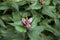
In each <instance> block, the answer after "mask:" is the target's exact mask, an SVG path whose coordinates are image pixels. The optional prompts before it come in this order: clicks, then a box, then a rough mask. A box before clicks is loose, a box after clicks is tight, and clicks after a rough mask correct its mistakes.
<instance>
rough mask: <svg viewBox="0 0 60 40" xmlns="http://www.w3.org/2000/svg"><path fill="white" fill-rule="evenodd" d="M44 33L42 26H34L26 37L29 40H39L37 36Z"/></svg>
mask: <svg viewBox="0 0 60 40" xmlns="http://www.w3.org/2000/svg"><path fill="white" fill-rule="evenodd" d="M42 31H44V27H43V26H36V27H35V28H33V29H31V30H30V31H29V32H28V35H29V37H30V39H31V40H41V38H40V36H39V34H40V33H41V32H42Z"/></svg>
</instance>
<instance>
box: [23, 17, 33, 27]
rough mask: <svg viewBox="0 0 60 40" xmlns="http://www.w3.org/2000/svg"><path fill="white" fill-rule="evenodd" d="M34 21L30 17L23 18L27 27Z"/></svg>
mask: <svg viewBox="0 0 60 40" xmlns="http://www.w3.org/2000/svg"><path fill="white" fill-rule="evenodd" d="M31 22H32V18H29V19H28V21H27V20H26V19H25V18H22V23H23V24H24V25H25V26H26V28H30V27H31V25H30V23H31Z"/></svg>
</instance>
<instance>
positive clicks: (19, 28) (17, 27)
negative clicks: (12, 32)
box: [15, 26, 26, 32]
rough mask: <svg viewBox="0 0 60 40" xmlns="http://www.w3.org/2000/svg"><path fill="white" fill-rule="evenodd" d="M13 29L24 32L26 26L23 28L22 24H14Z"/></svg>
mask: <svg viewBox="0 0 60 40" xmlns="http://www.w3.org/2000/svg"><path fill="white" fill-rule="evenodd" d="M15 29H16V30H17V31H19V32H26V28H24V27H22V26H15Z"/></svg>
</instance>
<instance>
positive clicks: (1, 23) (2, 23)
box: [0, 19, 6, 28]
mask: <svg viewBox="0 0 60 40" xmlns="http://www.w3.org/2000/svg"><path fill="white" fill-rule="evenodd" d="M0 26H3V27H4V28H6V26H5V24H4V22H3V21H2V20H1V19H0Z"/></svg>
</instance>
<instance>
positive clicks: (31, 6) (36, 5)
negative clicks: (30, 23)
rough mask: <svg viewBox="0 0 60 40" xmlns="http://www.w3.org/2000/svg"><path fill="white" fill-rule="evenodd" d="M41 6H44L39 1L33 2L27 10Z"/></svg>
mask: <svg viewBox="0 0 60 40" xmlns="http://www.w3.org/2000/svg"><path fill="white" fill-rule="evenodd" d="M41 7H42V5H40V4H39V3H34V4H32V5H30V6H29V7H28V8H27V10H29V9H36V10H37V9H41Z"/></svg>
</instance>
